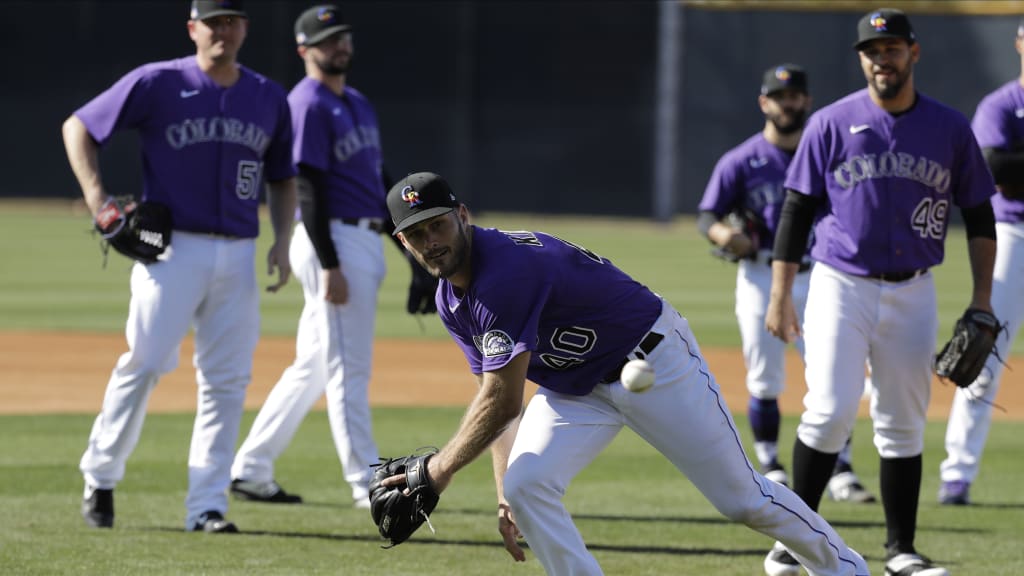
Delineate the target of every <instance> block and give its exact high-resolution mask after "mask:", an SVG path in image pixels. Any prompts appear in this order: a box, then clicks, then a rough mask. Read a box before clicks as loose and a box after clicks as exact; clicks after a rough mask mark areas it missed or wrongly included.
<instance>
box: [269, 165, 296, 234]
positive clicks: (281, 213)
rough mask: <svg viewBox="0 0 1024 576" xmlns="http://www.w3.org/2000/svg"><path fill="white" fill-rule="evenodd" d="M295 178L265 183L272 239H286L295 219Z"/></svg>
mask: <svg viewBox="0 0 1024 576" xmlns="http://www.w3.org/2000/svg"><path fill="white" fill-rule="evenodd" d="M295 203H296V195H295V178H288V179H287V180H279V181H277V182H270V183H269V184H268V185H267V208H268V209H269V211H270V225H271V227H273V229H274V240H275V241H280V240H284V239H288V238H289V235H290V234H291V231H292V223H293V222H294V220H295Z"/></svg>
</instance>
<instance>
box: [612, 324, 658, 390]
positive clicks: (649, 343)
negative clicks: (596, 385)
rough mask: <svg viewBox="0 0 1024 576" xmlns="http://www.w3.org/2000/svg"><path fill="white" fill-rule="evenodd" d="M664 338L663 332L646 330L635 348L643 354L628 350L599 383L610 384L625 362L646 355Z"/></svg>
mask: <svg viewBox="0 0 1024 576" xmlns="http://www.w3.org/2000/svg"><path fill="white" fill-rule="evenodd" d="M664 339H665V335H664V334H658V333H657V332H648V333H647V335H646V336H644V339H643V340H641V341H640V344H639V345H638V346H637V348H639V349H640V352H643V354H638V353H634V352H630V353H629V356H626V357H625V358H623V359H622V362H619V364H618V365H617V366H615V368H613V369H612V370H611V371H609V372H608V373H607V374H605V375H604V376H603V377H602V378H601V381H600V383H601V384H611V383H612V382H615V381H616V380H618V379H619V377H620V375H621V374H622V367H623V366H625V365H626V362H629V361H630V360H634V359H637V358H644V357H645V356H648V355H649V354H650V353H651V352H653V351H654V349H655V348H656V347H657V346H658V344H661V341H662V340H664Z"/></svg>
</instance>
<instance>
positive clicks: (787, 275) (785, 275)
mask: <svg viewBox="0 0 1024 576" xmlns="http://www.w3.org/2000/svg"><path fill="white" fill-rule="evenodd" d="M799 269H800V264H799V263H796V262H784V261H782V260H772V287H771V292H770V296H769V297H770V298H771V300H773V301H775V302H781V301H783V300H785V299H786V298H790V297H792V294H793V282H795V281H796V275H797V272H799Z"/></svg>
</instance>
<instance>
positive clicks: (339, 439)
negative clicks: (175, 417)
mask: <svg viewBox="0 0 1024 576" xmlns="http://www.w3.org/2000/svg"><path fill="white" fill-rule="evenodd" d="M331 239H332V240H333V242H334V246H335V250H336V251H337V253H338V257H339V260H341V270H342V273H343V274H344V276H345V280H346V281H347V283H348V298H349V299H348V303H346V304H343V305H340V306H336V305H333V304H331V303H329V302H327V301H326V300H324V295H323V291H322V287H321V286H320V272H321V267H320V263H319V260H317V256H316V252H315V251H314V249H313V243H312V242H311V241H310V240H309V236H308V235H307V233H306V228H305V226H303V225H301V224H300V225H297V226H296V227H295V233H294V236H293V238H292V243H291V251H290V254H289V257H290V260H291V264H292V270H293V271H294V273H295V275H296V277H297V278H298V279H299V282H300V283H301V284H302V291H303V294H304V296H305V306H304V307H303V310H302V316H301V317H300V318H299V327H298V331H297V334H296V339H295V361H294V362H293V363H292V365H291V366H289V367H288V368H287V369H286V370H285V371H284V373H283V374H282V375H281V378H280V380H278V382H277V384H275V385H274V388H273V390H271V392H270V395H269V396H267V399H266V401H265V402H264V404H263V407H262V408H261V409H260V412H259V414H258V415H257V416H256V420H255V421H254V422H253V425H252V430H250V432H249V436H248V437H247V438H246V439H245V442H244V443H243V444H242V446H241V448H240V449H239V451H238V454H237V456H236V457H235V463H234V465H233V466H232V477H234V478H244V479H245V480H248V481H251V482H269V481H271V480H273V479H274V461H275V460H276V459H277V458H278V456H280V455H281V453H282V452H284V450H285V448H287V447H288V444H289V443H290V442H291V440H292V438H293V437H294V435H295V432H296V430H298V428H299V424H301V423H302V420H303V418H305V416H306V414H307V413H308V412H309V410H310V408H312V407H313V404H315V403H316V401H317V400H319V398H320V397H321V396H323V395H324V392H325V391H326V393H327V418H328V421H329V422H330V426H331V434H332V436H333V437H334V445H335V448H336V449H337V452H338V459H339V460H340V461H341V466H342V469H343V471H344V475H345V480H346V481H348V482H349V483H350V484H351V485H352V496H353V498H355V499H361V498H364V497H366V495H367V488H366V486H367V484H368V483H369V481H370V478H371V476H372V474H371V469H370V465H371V464H375V463H376V462H377V459H378V452H377V445H376V443H375V442H374V440H373V433H372V429H371V420H370V402H369V387H370V369H371V365H372V361H373V338H374V329H375V321H376V314H377V294H378V291H379V290H380V285H381V283H382V282H383V280H384V275H385V272H386V266H385V263H384V250H383V243H382V242H381V237H380V234H378V233H376V232H374V231H372V230H368V229H364V228H358V227H356V226H350V225H346V224H342V223H341V222H340V221H339V220H332V221H331Z"/></svg>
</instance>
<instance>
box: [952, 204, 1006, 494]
mask: <svg viewBox="0 0 1024 576" xmlns="http://www.w3.org/2000/svg"><path fill="white" fill-rule="evenodd" d="M996 244H997V246H998V247H999V249H998V250H997V251H996V262H995V268H994V270H993V272H992V311H993V312H994V313H995V315H996V318H998V319H999V321H1000V322H1006V324H1007V327H1006V330H1005V331H1004V332H1002V333H1001V334H1000V336H999V340H998V341H997V342H996V346H997V348H998V350H999V353H1000V355H1001V356H1002V357H1003V358H1004V359H1005V358H1007V357H1008V356H1009V354H1010V347H1011V346H1013V341H1014V340H1015V339H1016V337H1017V332H1018V331H1019V330H1020V326H1021V320H1022V319H1024V223H1016V224H1009V223H1005V222H996ZM1002 374H1003V364H1002V363H1001V362H1000V361H999V359H998V358H996V356H995V355H994V354H993V355H991V356H989V358H988V361H987V362H986V363H985V368H984V369H983V370H982V371H981V374H980V375H979V376H978V379H977V380H975V381H974V383H973V384H971V386H970V388H968V389H967V390H959V389H958V390H956V393H955V394H954V396H953V407H952V409H951V410H950V413H949V422H948V423H947V424H946V459H945V460H943V461H942V464H941V466H940V475H941V478H942V481H944V482H953V481H956V480H962V481H965V482H973V481H974V479H975V478H976V477H977V476H978V466H979V465H980V463H981V454H982V452H983V451H984V449H985V440H986V439H987V438H988V430H989V426H990V425H991V424H992V402H993V401H994V400H995V397H996V393H997V392H998V391H999V381H1000V379H1001V376H1002Z"/></svg>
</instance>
